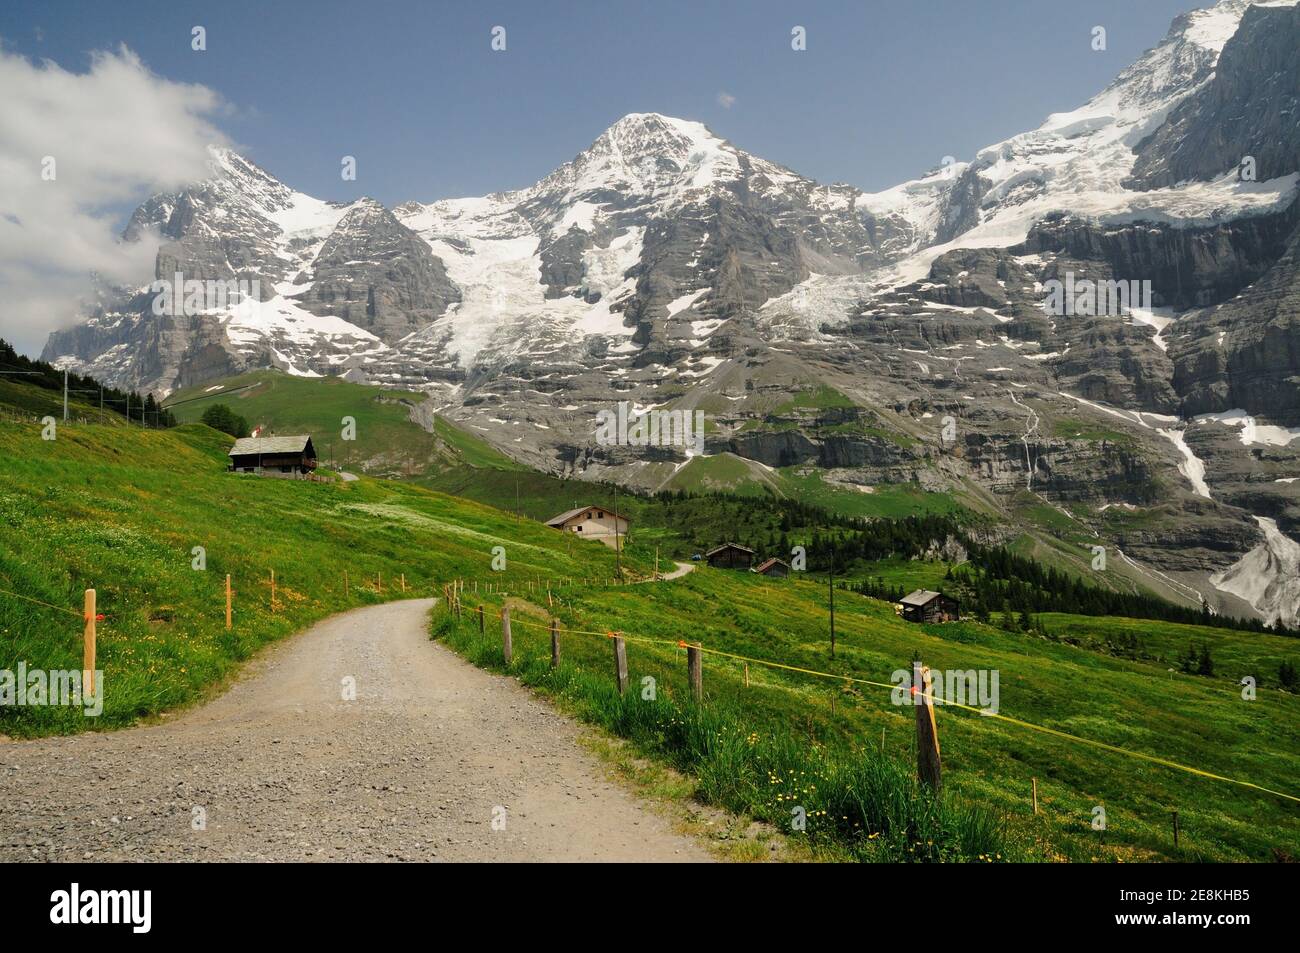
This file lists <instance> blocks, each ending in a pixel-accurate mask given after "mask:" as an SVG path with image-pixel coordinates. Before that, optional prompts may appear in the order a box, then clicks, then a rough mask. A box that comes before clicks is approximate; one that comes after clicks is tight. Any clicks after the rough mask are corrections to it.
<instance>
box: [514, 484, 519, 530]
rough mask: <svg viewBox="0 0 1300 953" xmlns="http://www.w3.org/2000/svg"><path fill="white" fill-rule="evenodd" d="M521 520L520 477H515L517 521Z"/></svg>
mask: <svg viewBox="0 0 1300 953" xmlns="http://www.w3.org/2000/svg"><path fill="white" fill-rule="evenodd" d="M518 522H519V477H515V523H516V524H518Z"/></svg>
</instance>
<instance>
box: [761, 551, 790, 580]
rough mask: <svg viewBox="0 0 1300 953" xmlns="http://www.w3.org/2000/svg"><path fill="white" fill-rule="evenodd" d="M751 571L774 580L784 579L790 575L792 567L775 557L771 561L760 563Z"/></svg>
mask: <svg viewBox="0 0 1300 953" xmlns="http://www.w3.org/2000/svg"><path fill="white" fill-rule="evenodd" d="M751 571H752V572H756V573H760V574H762V575H764V576H771V577H773V578H774V579H784V578H785V577H786V576H788V575H790V566H789V565H788V564H787V563H784V562H782V561H781V560H779V559H777V558H776V557H775V556H773V557H772V558H771V559H767V560H764V561H763V562H761V563H759V564H758V565H757V566H755V567H754V568H753V569H752V570H751Z"/></svg>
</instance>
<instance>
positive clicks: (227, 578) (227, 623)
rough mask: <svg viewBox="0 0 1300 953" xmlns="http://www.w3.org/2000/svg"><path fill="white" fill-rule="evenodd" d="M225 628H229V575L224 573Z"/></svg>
mask: <svg viewBox="0 0 1300 953" xmlns="http://www.w3.org/2000/svg"><path fill="white" fill-rule="evenodd" d="M226 628H227V629H229V628H230V573H226Z"/></svg>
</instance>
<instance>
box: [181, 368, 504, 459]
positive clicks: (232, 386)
mask: <svg viewBox="0 0 1300 953" xmlns="http://www.w3.org/2000/svg"><path fill="white" fill-rule="evenodd" d="M427 396H428V395H426V394H421V393H416V392H412V391H402V390H390V389H387V388H380V387H373V386H370V385H367V384H353V383H351V382H349V381H345V380H342V379H341V378H337V377H323V378H321V377H293V376H290V375H288V374H282V373H279V372H278V371H267V370H260V371H251V372H249V373H247V374H241V375H239V376H238V377H231V378H227V379H225V380H222V381H218V382H215V383H208V384H202V385H199V386H198V387H193V388H189V389H187V390H182V391H178V392H177V393H175V394H173V395H172V396H171V397H170V398H169V399H168V401H167V406H168V407H169V408H171V410H172V412H173V413H174V414H175V415H176V419H177V420H179V421H181V422H192V421H197V420H198V419H199V418H200V417H202V416H203V412H204V411H205V410H207V408H209V407H211V406H212V405H213V404H217V403H222V404H226V405H227V406H228V407H230V408H231V409H232V410H234V411H235V413H237V414H239V415H240V416H242V417H244V418H246V419H247V420H248V423H249V426H250V427H256V426H258V425H262V426H264V427H266V428H267V432H269V433H280V434H290V433H308V434H311V435H312V440H313V443H314V444H315V446H316V452H317V453H318V454H319V455H320V459H321V461H322V462H324V463H326V464H328V465H331V466H334V465H337V466H339V467H341V468H342V469H345V470H355V471H358V472H362V473H372V474H374V475H378V476H401V477H410V476H416V475H420V474H423V473H425V472H426V471H429V470H431V469H434V470H439V469H443V468H446V467H459V466H470V467H485V466H490V467H495V468H499V469H518V468H519V465H518V464H516V463H514V462H513V461H512V460H511V459H510V458H509V457H507V456H505V455H504V454H502V453H500V452H498V451H497V450H494V449H493V448H492V447H490V446H489V445H488V444H487V443H485V442H484V441H483V440H481V439H479V438H478V437H475V436H473V435H471V434H469V433H466V432H465V431H463V430H460V429H458V428H456V427H455V426H453V425H452V424H450V423H448V422H447V421H445V420H441V419H437V420H436V422H435V423H434V432H433V433H430V432H429V431H427V430H425V429H424V428H423V427H421V426H420V425H419V424H417V423H415V422H414V421H413V420H412V419H411V409H412V407H413V406H415V405H418V404H422V403H423V402H424V401H425V400H426V399H427ZM345 417H351V418H353V420H355V421H356V428H355V431H356V437H355V439H354V440H344V439H343V418H345Z"/></svg>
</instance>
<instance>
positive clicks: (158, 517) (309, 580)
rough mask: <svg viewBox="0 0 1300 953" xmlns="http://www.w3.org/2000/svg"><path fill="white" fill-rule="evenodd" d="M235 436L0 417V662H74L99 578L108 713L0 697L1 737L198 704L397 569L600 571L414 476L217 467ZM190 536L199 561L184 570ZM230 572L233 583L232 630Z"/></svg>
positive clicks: (370, 595) (561, 544)
mask: <svg viewBox="0 0 1300 953" xmlns="http://www.w3.org/2000/svg"><path fill="white" fill-rule="evenodd" d="M230 443H231V440H230V438H229V437H226V436H225V435H224V434H220V433H217V432H216V431H213V430H210V429H209V428H207V427H204V426H202V425H186V426H182V427H179V428H177V429H175V430H171V431H155V430H141V429H139V428H135V427H126V426H120V427H115V426H99V425H76V424H69V425H61V426H60V428H59V430H58V438H57V439H56V440H54V441H45V440H42V439H41V436H40V427H39V425H38V424H33V423H13V422H9V421H4V420H0V590H6V592H4V593H0V669H9V670H14V669H15V667H16V665H17V663H18V662H19V661H25V662H26V664H27V666H28V668H29V669H32V668H44V669H80V667H81V627H82V624H81V620H80V618H79V616H80V609H81V604H82V593H83V590H84V589H85V588H88V587H94V588H95V589H97V590H98V598H99V611H100V612H101V613H104V614H105V615H106V616H107V618H106V619H105V621H104V622H103V623H102V624H101V625H100V632H99V658H98V661H99V665H100V667H101V668H103V669H104V671H105V681H106V685H107V690H106V692H105V707H104V713H103V716H102V717H100V718H98V719H95V718H86V717H84V716H83V715H82V714H81V713H80V711H79V710H76V709H70V708H57V707H4V708H0V733H7V734H20V735H31V734H42V733H49V732H70V731H79V730H86V729H94V728H103V727H110V726H119V725H124V724H127V723H129V722H131V721H132V720H134V719H136V718H138V717H140V716H144V715H149V714H153V713H156V712H159V711H162V710H164V709H167V708H171V707H173V706H176V705H181V704H185V703H187V702H190V701H193V700H194V699H196V698H198V697H200V696H201V695H202V694H203V693H204V691H205V690H207V689H209V688H210V687H211V686H212V685H214V684H216V683H218V682H220V681H221V680H222V679H223V678H224V677H226V676H227V675H228V674H229V673H230V672H231V670H232V669H233V667H234V666H235V664H236V663H238V662H239V661H240V660H242V659H245V658H247V657H248V656H250V655H251V654H252V653H253V652H255V651H256V650H257V649H258V648H259V647H261V646H262V645H264V644H265V643H267V642H269V641H272V640H274V639H277V638H279V637H281V636H283V635H287V634H289V633H291V632H294V631H297V630H300V629H302V628H303V627H304V626H306V625H308V624H309V623H311V622H313V621H315V620H317V619H320V618H323V617H324V616H327V615H329V614H331V613H333V612H337V611H339V610H340V609H343V608H345V607H348V606H352V605H357V604H361V603H365V602H369V601H376V600H379V599H391V598H396V597H398V596H399V595H400V593H399V592H398V591H397V583H398V580H399V574H401V573H405V574H406V579H407V583H408V586H409V587H410V589H411V591H412V592H414V593H418V594H426V595H432V594H434V592H435V591H436V589H437V588H438V587H439V586H440V585H441V584H442V583H443V582H445V581H447V580H448V579H451V578H453V577H458V576H459V577H471V576H474V577H479V578H481V579H483V580H489V579H492V580H495V581H497V582H503V583H505V584H507V585H514V586H523V585H524V584H525V580H527V579H529V578H532V577H534V576H537V575H541V574H548V575H572V576H606V577H608V576H612V574H613V571H614V554H613V553H612V552H611V551H609V550H608V549H606V548H605V547H604V546H600V545H598V544H595V543H585V542H583V541H576V542H575V541H573V540H572V539H570V538H567V537H564V536H563V535H562V534H560V533H557V532H556V531H555V530H552V529H549V528H547V527H545V526H542V525H539V524H537V523H535V522H532V521H529V520H516V519H514V518H513V517H511V516H510V515H509V514H505V513H502V512H500V511H497V510H493V509H491V508H489V507H486V506H482V505H479V504H477V503H472V502H469V501H466V500H458V499H454V498H451V497H448V496H445V495H443V494H440V493H436V492H433V491H430V490H426V489H423V488H420V487H415V486H411V485H408V484H398V483H389V482H384V481H377V480H370V479H364V478H363V479H361V480H358V481H356V482H351V483H343V482H336V483H312V482H300V481H287V480H273V479H263V478H259V477H253V476H245V475H237V474H230V473H226V472H225V454H226V451H227V449H228V448H229V446H230ZM199 546H201V547H203V548H204V549H205V551H206V569H204V570H196V569H194V568H192V561H193V560H194V558H195V557H194V555H193V549H194V547H199ZM494 546H503V547H505V550H506V557H507V570H506V572H504V573H493V572H492V571H491V569H490V564H491V560H492V548H493V547H494ZM624 565H625V567H627V568H629V569H630V570H631V571H634V572H636V571H640V572H645V571H648V568H647V567H648V565H649V562H648V559H647V557H646V553H645V552H644V551H643V550H641V549H638V548H637V547H635V546H634V547H631V548H630V551H628V552H626V553H625V554H624ZM272 569H274V570H275V573H276V583H277V605H276V607H275V611H274V612H273V611H272V607H271V603H270V572H271V570H272ZM344 570H347V571H348V574H349V582H350V590H349V591H346V592H345V591H344V586H343V583H344V579H343V573H344ZM226 573H230V574H231V575H232V576H233V577H234V588H235V590H236V597H235V625H234V629H233V630H232V631H230V632H227V631H226V630H225V627H224V581H225V574H226ZM381 573H382V577H383V591H382V593H380V592H378V591H374V589H375V587H376V586H377V582H378V579H379V576H380V574H381ZM9 593H12V594H13V595H11V594H9ZM30 600H37V601H36V602H33V601H30ZM41 603H48V604H50V605H52V606H55V607H61V608H66V609H68V610H71V611H70V612H67V611H60V609H59V608H50V607H48V606H46V605H43V604H41Z"/></svg>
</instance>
